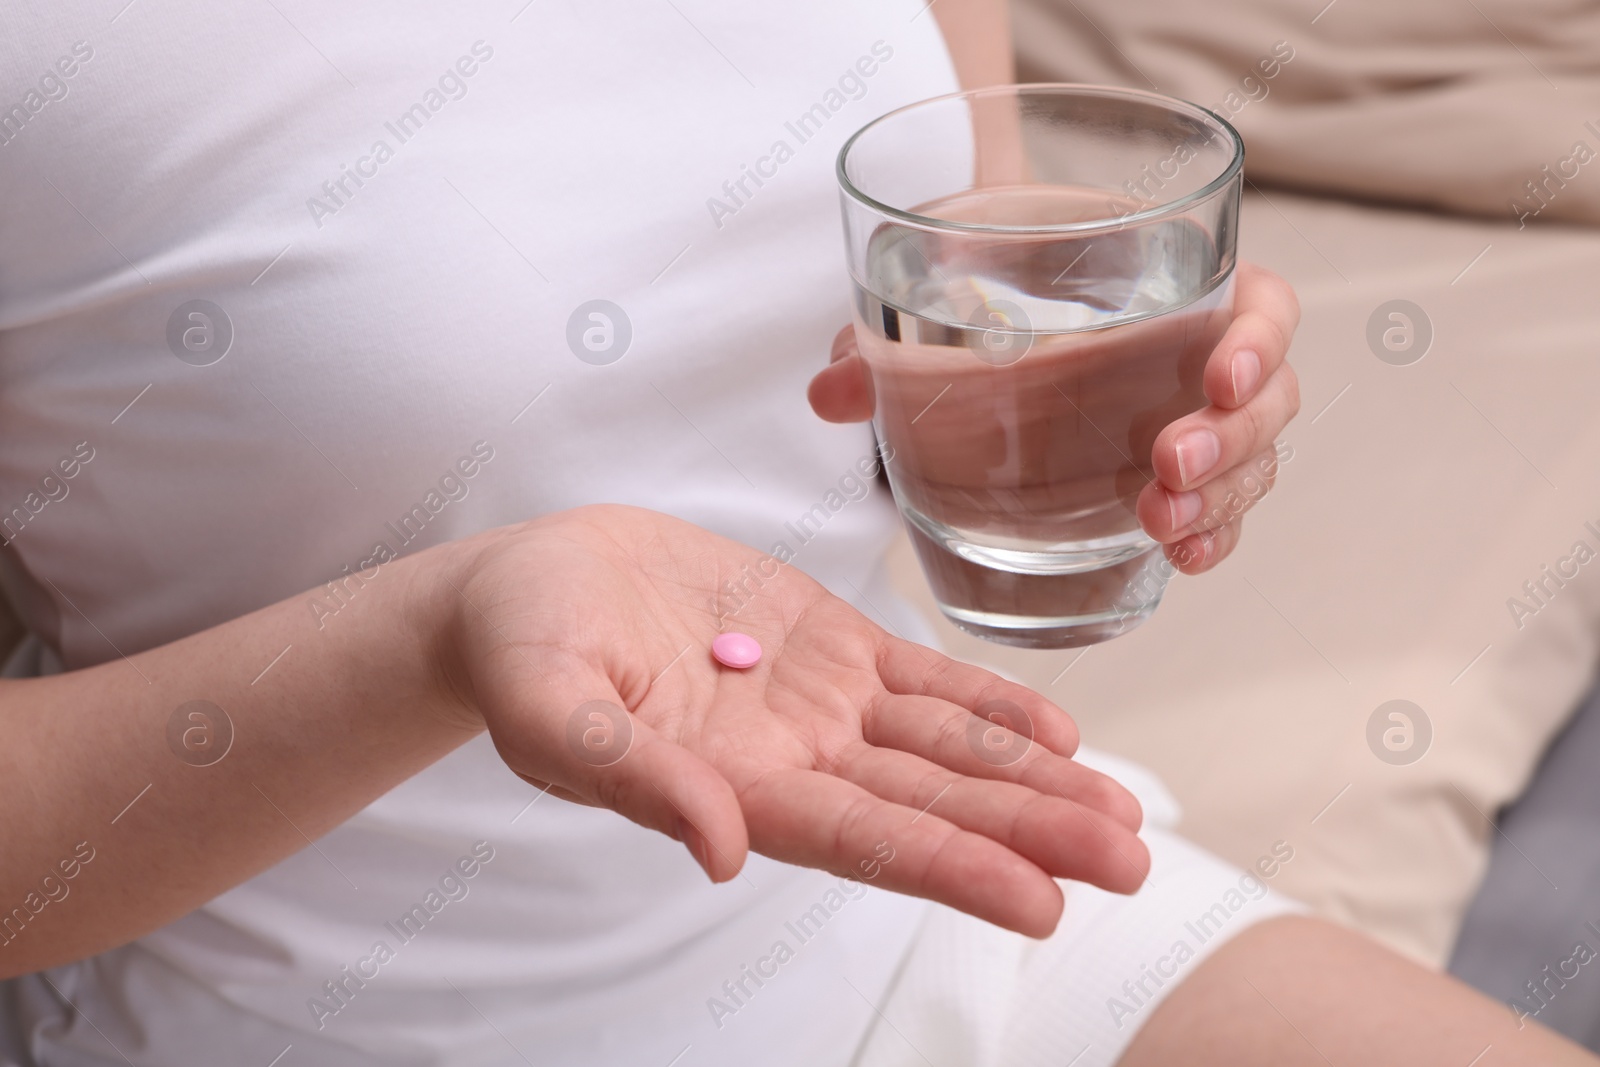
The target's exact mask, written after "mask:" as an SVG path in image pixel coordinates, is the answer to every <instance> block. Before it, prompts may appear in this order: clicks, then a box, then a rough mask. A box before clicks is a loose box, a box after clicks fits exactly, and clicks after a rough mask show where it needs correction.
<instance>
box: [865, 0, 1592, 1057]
mask: <svg viewBox="0 0 1600 1067" xmlns="http://www.w3.org/2000/svg"><path fill="white" fill-rule="evenodd" d="M1324 5H1325V6H1324ZM1013 20H1014V28H1015V37H1016V41H1017V45H1018V62H1019V68H1020V69H1019V77H1020V80H1023V81H1084V82H1098V83H1107V84H1115V85H1124V86H1129V87H1134V88H1144V89H1153V90H1157V91H1160V92H1163V93H1168V94H1171V95H1175V96H1179V97H1183V98H1186V99H1189V100H1193V101H1195V102H1197V103H1200V104H1203V105H1205V106H1207V107H1210V108H1211V109H1212V110H1214V111H1216V112H1218V113H1219V114H1221V115H1222V116H1223V117H1225V118H1227V119H1229V120H1230V121H1231V122H1233V123H1234V124H1235V125H1236V126H1237V127H1238V128H1239V129H1240V131H1241V132H1242V133H1243V135H1244V138H1245V142H1246V145H1247V152H1248V154H1247V161H1246V176H1247V179H1248V184H1247V186H1246V195H1245V205H1244V219H1243V224H1242V235H1241V242H1240V244H1241V253H1242V254H1243V255H1244V256H1245V257H1246V258H1249V259H1251V260H1254V261H1256V262H1259V263H1262V264H1264V265H1266V266H1267V267H1270V268H1271V269H1273V270H1275V271H1277V272H1279V273H1280V274H1283V275H1284V276H1286V277H1287V278H1288V279H1289V280H1290V281H1291V282H1292V283H1293V284H1294V286H1295V288H1296V289H1297V290H1298V292H1299V294H1300V299H1301V302H1302V306H1303V310H1304V318H1303V321H1302V324H1301V327H1300V331H1299V334H1298V336H1297V338H1296V341H1295V345H1294V348H1293V350H1292V352H1291V361H1292V362H1293V363H1294V365H1295V367H1296V369H1297V370H1298V372H1299V375H1300V380H1301V392H1302V412H1301V415H1300V417H1299V418H1298V419H1296V420H1295V422H1294V423H1293V424H1291V426H1290V427H1289V429H1288V431H1287V432H1286V434H1285V435H1284V438H1283V440H1284V442H1286V443H1287V445H1288V446H1289V447H1290V448H1291V449H1292V456H1291V457H1290V458H1289V459H1288V460H1287V461H1286V462H1285V463H1284V464H1283V465H1282V469H1281V472H1280V476H1279V480H1278V485H1277V488H1276V490H1275V491H1274V492H1273V493H1272V494H1271V496H1270V497H1268V498H1267V500H1266V501H1265V503H1264V504H1262V505H1261V506H1260V507H1259V508H1258V509H1256V510H1255V511H1252V512H1251V514H1250V516H1249V518H1248V519H1247V521H1246V523H1245V529H1246V530H1247V535H1246V537H1245V538H1244V541H1243V543H1242V545H1241V547H1240V548H1239V550H1238V551H1236V552H1235V554H1234V555H1233V557H1232V558H1230V559H1229V560H1227V561H1226V562H1225V563H1223V564H1222V565H1221V566H1220V567H1219V568H1218V569H1217V570H1215V571H1213V572H1212V573H1210V574H1207V575H1205V576H1203V577H1200V578H1182V577H1180V578H1178V579H1177V580H1176V581H1175V582H1174V583H1173V585H1172V586H1171V587H1170V588H1169V590H1168V593H1167V596H1166V600H1165V603H1164V604H1163V606H1162V607H1161V608H1160V610H1159V611H1157V612H1156V614H1155V616H1154V617H1153V618H1152V619H1151V621H1149V622H1148V623H1146V624H1145V625H1144V626H1143V627H1142V628H1140V629H1139V630H1136V631H1134V632H1133V633H1132V634H1130V635H1128V636H1125V637H1122V638H1119V639H1117V640H1115V641H1112V642H1110V643H1108V644H1103V645H1097V646H1093V647H1090V648H1088V649H1080V650H1071V651H1067V652H1027V651H1022V650H1012V649H1005V648H1001V647H999V646H996V645H992V644H988V643H986V642H982V641H978V640H976V639H974V638H971V637H968V636H966V635H964V634H962V633H961V632H959V631H957V630H956V629H955V628H954V627H952V626H950V625H949V624H948V623H945V622H944V621H943V620H942V619H940V618H939V617H938V614H937V611H936V609H935V608H934V607H933V604H932V601H931V599H930V598H929V597H928V595H927V592H926V587H925V585H924V582H923V580H922V578H921V575H920V574H919V572H918V570H917V566H916V562H915V559H914V558H913V557H912V555H911V553H910V551H909V548H908V547H907V546H905V545H902V546H901V548H900V550H899V552H898V553H897V556H896V560H895V567H896V578H897V583H898V585H899V587H900V588H901V589H902V590H903V591H904V592H905V593H906V594H907V595H908V596H911V597H913V598H915V599H917V600H918V601H919V603H920V604H921V605H922V607H923V608H924V610H925V611H926V613H927V614H928V615H929V617H930V618H931V619H933V621H934V622H935V624H936V625H937V626H938V627H939V630H940V634H941V636H942V637H943V639H944V640H945V642H946V646H947V648H948V649H949V650H950V651H952V652H953V653H955V654H957V655H960V656H962V657H963V658H966V659H969V660H972V661H974V662H980V663H985V664H988V665H991V666H993V667H996V668H998V669H1001V670H1003V671H1005V672H1007V673H1009V674H1011V675H1013V676H1016V677H1019V678H1021V679H1022V680H1024V681H1026V682H1028V683H1029V684H1030V685H1032V686H1034V687H1035V688H1037V689H1039V690H1040V691H1041V692H1044V693H1046V694H1048V695H1049V696H1051V697H1052V698H1053V699H1054V700H1056V702H1058V703H1060V704H1061V705H1063V706H1064V707H1066V708H1067V709H1068V710H1069V711H1071V712H1072V714H1073V715H1074V716H1076V718H1077V719H1078V721H1079V723H1080V724H1081V726H1082V728H1083V734H1084V738H1085V742H1086V743H1088V744H1091V745H1094V746H1096V747H1099V748H1104V749H1108V750H1110V751H1112V752H1115V753H1118V754H1121V755H1125V756H1128V757H1131V758H1134V759H1136V760H1138V761H1140V762H1142V763H1144V764H1146V765H1148V766H1150V767H1151V768H1153V769H1154V770H1156V771H1157V772H1159V773H1160V774H1161V775H1162V776H1163V777H1164V778H1165V780H1166V782H1167V784H1168V785H1169V786H1170V787H1171V788H1172V790H1173V791H1174V792H1175V793H1176V795H1177V797H1178V799H1179V800H1180V802H1181V803H1182V804H1183V807H1184V811H1185V818H1184V822H1183V824H1182V829H1183V830H1184V831H1185V832H1186V833H1187V834H1188V835H1189V836H1191V837H1193V838H1194V839H1196V840H1198V841H1199V842H1200V843H1202V844H1204V845H1206V846H1207V847H1209V848H1211V849H1213V850H1215V851H1216V852H1218V853H1220V854H1221V855H1222V856H1224V857H1226V858H1228V859H1230V860H1232V861H1234V862H1236V863H1239V864H1241V865H1248V864H1250V863H1252V862H1254V860H1255V859H1256V858H1257V857H1258V856H1261V855H1263V854H1265V853H1267V852H1269V851H1270V850H1271V848H1272V846H1273V844H1274V843H1275V842H1278V841H1283V842H1287V843H1288V844H1289V845H1290V846H1291V847H1292V848H1293V849H1294V859H1293V860H1292V862H1290V863H1288V864H1286V865H1284V867H1283V868H1282V872H1281V874H1279V875H1278V876H1277V878H1276V879H1275V880H1274V883H1273V884H1274V885H1275V886H1276V887H1277V888H1278V889H1280V890H1282V891H1284V892H1286V893H1289V894H1291V895H1293V896H1296V897H1298V898H1300V899H1301V900H1304V901H1306V902H1307V903H1309V904H1310V905H1312V906H1313V907H1314V908H1315V909H1316V910H1317V911H1319V912H1320V913H1321V914H1323V915H1325V916H1327V917H1329V918H1332V919H1335V920H1337V921H1340V922H1343V923H1346V924H1349V925H1351V926H1354V927H1357V928H1359V929H1361V930H1364V931H1366V932H1367V933H1369V934H1372V935H1374V936H1376V937H1378V938H1379V939H1381V940H1383V941H1384V942H1386V943H1388V944H1389V945H1391V946H1393V947H1394V948H1396V949H1398V950H1400V951H1402V952H1404V953H1405V954H1407V955H1409V956H1411V957H1413V958H1415V959H1418V960H1421V961H1424V962H1426V963H1428V964H1431V965H1433V966H1436V967H1441V968H1443V967H1448V968H1450V969H1452V970H1453V971H1454V972H1455V973H1457V974H1458V975H1460V976H1462V977H1463V978H1465V979H1466V980H1468V981H1470V982H1472V983H1473V984H1475V985H1477V986H1479V987H1480V988H1482V989H1484V990H1485V991H1486V992H1488V993H1490V994H1491V995H1493V996H1495V997H1497V998H1498V999H1500V1000H1502V1001H1504V1002H1506V1003H1507V1005H1508V1010H1513V1011H1518V1012H1520V1013H1522V1014H1525V1015H1527V1016H1531V1017H1533V1018H1536V1019H1537V1020H1538V1021H1539V1022H1541V1023H1545V1024H1547V1025H1550V1026H1553V1027H1555V1028H1556V1029H1558V1030H1561V1031H1562V1032H1564V1033H1566V1034H1568V1035H1569V1036H1571V1037H1573V1038H1574V1039H1576V1040H1578V1041H1581V1042H1584V1043H1586V1044H1588V1046H1589V1047H1590V1048H1593V1049H1597V1050H1600V964H1596V965H1594V966H1588V963H1589V960H1590V959H1591V958H1594V957H1597V956H1600V705H1597V706H1596V707H1595V708H1594V709H1593V710H1591V711H1589V712H1588V713H1587V714H1585V713H1584V709H1585V708H1586V707H1587V706H1588V704H1589V696H1590V693H1591V690H1592V689H1593V688H1594V685H1595V678H1596V668H1597V661H1600V418H1597V414H1600V361H1597V360H1596V358H1595V349H1596V342H1595V337H1596V335H1597V334H1600V300H1597V299H1596V287H1597V282H1600V272H1597V270H1596V267H1597V265H1600V232H1597V231H1596V230H1595V228H1594V226H1595V224H1596V223H1597V222H1600V158H1597V156H1600V4H1596V3H1594V2H1592V0H1589V2H1580V0H1410V2H1408V3H1404V4H1396V3H1393V2H1378V0H1333V2H1332V3H1326V0H1309V2H1307V0H1226V2H1220V3H1210V4H1203V5H1202V4H1192V3H1181V2H1179V0H1154V2H1150V3H1143V4H1128V3H1125V2H1119V0H1013ZM1157 74H1159V78H1158V80H1152V77H1151V76H1152V75H1157Z"/></svg>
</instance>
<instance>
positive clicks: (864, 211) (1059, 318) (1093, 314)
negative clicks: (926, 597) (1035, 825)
mask: <svg viewBox="0 0 1600 1067" xmlns="http://www.w3.org/2000/svg"><path fill="white" fill-rule="evenodd" d="M1243 164H1244V145H1243V143H1242V142H1241V141H1240V139H1239V135H1238V133H1237V132H1236V131H1235V130H1234V129H1233V127H1232V126H1230V125H1229V124H1228V123H1227V122H1225V121H1223V120H1222V119H1221V118H1219V117H1217V116H1216V115H1215V114H1213V113H1211V112H1210V111H1207V110H1206V109H1204V108H1202V107H1198V106H1196V105H1194V104H1189V103H1185V102H1184V101H1181V100H1175V99H1172V98H1169V97H1165V96H1160V95H1157V94H1155V93H1145V92H1138V91H1135V90H1126V89H1112V88H1104V87H1099V86H1088V85H1009V86H1002V87H997V88H992V89H981V90H977V91H974V92H967V93H956V94H952V95H950V96H943V97H937V98H935V99H932V100H926V101H923V102H921V103H917V104H912V105H910V106H909V107H904V108H901V109H899V110H898V111H893V112H890V113H889V114H887V115H884V116H883V117H881V118H879V119H877V120H876V121H874V122H872V123H870V124H869V125H867V126H866V127H864V128H863V129H861V130H860V131H858V132H857V133H856V134H855V135H854V136H853V137H851V138H850V140H849V141H848V142H847V143H846V144H845V146H844V148H843V150H842V151H841V152H840V153H839V163H838V173H839V183H840V188H841V192H842V199H843V205H844V224H845V239H846V246H847V249H846V251H847V256H848V259H849V267H850V275H851V279H852V281H853V283H854V289H855V331H856V337H857V340H858V342H859V345H860V349H861V353H862V356H863V357H864V359H865V362H866V365H867V370H868V373H869V376H870V381H871V385H872V391H873V397H874V416H873V423H874V426H875V428H876V430H877V433H878V436H879V438H880V439H881V440H882V442H883V444H884V445H885V446H886V452H887V453H888V454H889V455H891V456H892V459H891V460H890V461H889V462H888V463H887V465H886V466H887V470H888V473H889V481H890V485H891V486H892V487H893V489H894V495H895V499H896V502H897V503H898V505H899V507H900V512H901V515H902V516H903V517H904V519H905V524H906V529H907V530H908V531H909V533H910V537H911V540H912V543H913V544H914V545H915V547H916V551H917V555H918V557H919V558H920V560H921V562H922V568H923V572H924V573H925V574H926V575H927V578H928V582H929V584H930V586H931V587H932V589H933V593H934V596H935V598H936V599H937V600H938V602H939V607H940V608H941V609H942V610H943V612H944V613H945V615H946V616H947V617H948V618H949V619H950V620H951V621H952V622H954V623H955V624H956V625H957V626H959V627H961V628H962V629H963V630H966V631H968V632H970V633H974V634H977V635H978V636H980V637H985V638H989V639H990V640H994V641H1000V642H1003V643H1006V644H1011V645H1021V646H1024V647H1028V648H1069V647H1073V646H1077V645H1086V644H1091V643H1094V642H1097V641H1104V640H1107V639H1108V638H1111V637H1115V636H1117V635H1118V634H1121V633H1125V632H1127V631H1128V630H1130V629H1132V628H1133V627H1135V626H1137V625H1139V623H1141V622H1142V621H1144V619H1145V618H1147V617H1148V616H1149V615H1150V613H1151V612H1152V611H1154V610H1155V607H1156V604H1157V603H1159V602H1160V599H1161V594H1162V592H1163V590H1164V589H1165V587H1166V582H1167V579H1168V578H1169V577H1170V576H1171V574H1172V573H1173V571H1174V568H1173V567H1172V565H1171V564H1170V563H1168V562H1167V560H1166V558H1165V555H1164V554H1163V553H1162V551H1161V550H1160V546H1159V545H1157V544H1156V542H1154V541H1153V540H1151V539H1150V538H1149V537H1148V536H1147V535H1146V534H1145V533H1144V532H1143V531H1142V530H1141V529H1140V527H1139V521H1138V519H1137V517H1136V516H1135V514H1134V505H1135V501H1136V499H1137V498H1138V495H1139V492H1140V490H1142V489H1143V488H1144V487H1145V485H1146V484H1147V483H1149V482H1150V481H1152V480H1153V477H1154V474H1153V469H1152V465H1151V459H1150V456H1151V448H1152V446H1153V444H1154V442H1155V438H1156V435H1157V434H1158V433H1159V432H1160V431H1161V430H1162V428H1163V427H1165V426H1166V425H1167V424H1168V423H1170V422H1172V421H1173V420H1174V419H1177V418H1179V417H1180V416H1183V415H1186V414H1188V413H1190V412H1192V411H1195V410H1198V409H1199V408H1200V407H1202V406H1203V405H1204V404H1205V403H1206V400H1205V396H1204V394H1203V392H1202V389H1201V376H1202V371H1203V370H1204V367H1205V364H1206V360H1207V357H1208V356H1209V355H1210V353H1211V350H1212V348H1213V347H1215V345H1216V343H1217V341H1218V340H1219V339H1220V338H1221V336H1222V332H1223V330H1224V329H1225V328H1226V327H1227V325H1228V323H1229V321H1230V320H1231V318H1232V315H1233V267H1234V259H1235V238H1236V233H1237V228H1238V218H1239V193H1240V185H1241V182H1242V173H1243Z"/></svg>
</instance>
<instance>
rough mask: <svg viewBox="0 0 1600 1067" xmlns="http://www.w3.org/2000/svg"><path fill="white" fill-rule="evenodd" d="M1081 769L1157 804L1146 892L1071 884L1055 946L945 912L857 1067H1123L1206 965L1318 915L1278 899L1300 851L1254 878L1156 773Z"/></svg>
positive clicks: (1112, 766)
mask: <svg viewBox="0 0 1600 1067" xmlns="http://www.w3.org/2000/svg"><path fill="white" fill-rule="evenodd" d="M1078 758H1079V759H1080V760H1081V761H1082V762H1084V763H1086V764H1089V765H1091V766H1094V767H1096V768H1097V769H1099V770H1103V771H1105V772H1106V773H1107V774H1110V775H1111V776H1112V777H1114V778H1116V779H1118V780H1119V781H1121V782H1122V783H1123V784H1124V785H1125V786H1127V787H1128V788H1129V789H1130V790H1132V791H1133V792H1134V793H1135V795H1137V796H1138V797H1139V799H1140V801H1141V803H1143V804H1144V807H1145V823H1146V824H1145V829H1144V830H1143V831H1142V832H1141V833H1140V837H1141V838H1142V839H1143V840H1144V842H1145V844H1146V845H1148V846H1149V848H1150V858H1151V868H1150V877H1149V880H1148V881H1147V882H1146V883H1145V886H1144V888H1143V889H1141V890H1140V891H1139V892H1138V893H1136V894H1134V895H1133V896H1131V897H1125V896H1118V895H1116V894H1113V893H1106V892H1103V891H1101V890H1099V889H1095V888H1094V887H1092V886H1088V885H1083V884H1081V883H1071V882H1062V883H1061V888H1062V891H1063V892H1064V893H1065V895H1066V911H1065V913H1064V914H1063V916H1062V919H1061V925H1060V926H1059V927H1058V928H1057V929H1056V932H1055V933H1054V934H1053V935H1051V936H1050V937H1049V938H1048V939H1046V940H1044V941H1035V940H1032V939H1030V938H1027V937H1023V936H1022V935H1020V934H1013V933H1011V932H1009V931H1006V930H1001V929H999V928H998V927H995V926H991V925H989V924H988V923H985V922H981V921H980V920H977V919H973V918H971V917H969V916H966V915H963V914H961V913H960V912H956V911H953V910H951V909H949V908H944V907H935V908H933V909H932V910H930V912H929V914H928V917H927V919H926V921H925V923H924V925H923V928H922V930H921V932H920V933H919V935H918V937H917V940H916V942H915V944H914V946H913V948H912V950H911V953H910V955H909V957H908V958H907V960H906V963H905V965H904V967H903V968H902V970H901V972H900V976H899V978H898V979H897V980H896V983H895V985H894V987H893V989H892V990H891V992H890V994H889V997H888V998H887V1000H886V1001H885V1003H884V1004H882V1005H880V1006H879V1007H880V1015H879V1017H878V1022H877V1025H876V1026H874V1027H873V1029H872V1031H871V1032H870V1033H869V1034H868V1035H867V1038H866V1040H865V1042H864V1043H863V1045H862V1048H861V1050H860V1052H859V1053H858V1054H857V1056H856V1059H855V1061H854V1064H853V1067H930V1065H931V1067H1001V1065H1004V1067H1069V1065H1070V1067H1109V1065H1111V1064H1114V1063H1116V1062H1117V1060H1118V1059H1119V1058H1120V1057H1121V1055H1122V1053H1123V1052H1124V1051H1125V1050H1126V1049H1127V1047H1128V1044H1129V1043H1130V1042H1131V1041H1132V1040H1133V1037H1134V1035H1135V1034H1136V1033H1138V1030H1139V1027H1141V1026H1143V1025H1144V1024H1145V1023H1146V1022H1148V1021H1149V1019H1150V1016H1151V1015H1152V1014H1154V1012H1155V1008H1156V1006H1157V1005H1158V1004H1159V1003H1160V1002H1161V1001H1162V999H1164V998H1165V996H1166V995H1167V994H1168V993H1170V992H1171V991H1172V990H1173V989H1174V988H1175V987H1176V986H1177V985H1178V984H1179V983H1180V982H1182V981H1183V980H1184V979H1185V978H1187V977H1188V976H1189V975H1191V974H1192V973H1194V970H1195V968H1196V967H1198V966H1199V964H1200V962H1201V961H1202V960H1203V959H1205V957H1207V956H1208V955H1210V954H1211V953H1212V952H1214V951H1215V950H1216V949H1217V948H1218V947H1220V946H1221V945H1222V944H1223V943H1225V942H1226V941H1228V940H1229V939H1231V938H1232V937H1234V936H1235V935H1237V934H1239V933H1240V932H1242V931H1243V930H1245V929H1247V928H1249V927H1250V926H1252V925H1254V924H1255V923H1258V922H1261V921H1262V920H1264V919H1269V918H1273V917H1275V916H1278V915H1284V914H1290V913H1299V912H1303V911H1304V910H1305V909H1304V907H1303V906H1302V905H1300V904H1298V903H1296V902H1294V901H1292V900H1290V899H1289V898H1287V897H1284V896H1281V895H1279V894H1277V893H1274V892H1272V891H1271V890H1270V889H1269V888H1268V884H1267V883H1268V881H1269V880H1270V876H1271V874H1275V873H1276V872H1277V870H1278V868H1280V867H1281V866H1282V865H1283V862H1285V861H1284V858H1283V857H1284V856H1285V855H1288V856H1289V857H1291V858H1290V860H1289V861H1288V862H1292V856H1293V848H1292V846H1290V845H1289V844H1288V843H1287V842H1271V843H1264V844H1263V848H1262V853H1263V856H1262V860H1261V862H1260V865H1259V866H1258V867H1256V868H1255V869H1253V870H1250V871H1244V870H1241V869H1239V868H1238V867H1235V866H1233V865H1232V864H1230V863H1225V862H1223V861H1222V860H1220V859H1218V858H1217V857H1215V856H1213V855H1211V854H1210V853H1209V852H1206V851H1205V850H1204V849H1202V848H1200V847H1199V846H1197V845H1195V844H1193V843H1191V842H1190V841H1188V840H1186V839H1184V838H1182V837H1180V836H1178V835H1177V834H1176V833H1174V832H1172V830H1171V826H1172V825H1173V824H1174V823H1175V822H1176V817H1177V814H1178V812H1177V806H1176V804H1175V803H1174V802H1173V800H1172V799H1171V796H1170V794H1168V793H1167V792H1166V790H1165V788H1164V787H1162V786H1161V784H1160V782H1159V781H1157V780H1156V779H1155V778H1154V776H1152V775H1151V774H1150V773H1149V772H1148V771H1146V770H1144V769H1143V768H1141V767H1139V766H1137V765H1136V764H1131V763H1127V762H1126V761H1123V760H1119V759H1116V758H1114V757H1110V756H1108V755H1106V754H1104V753H1099V752H1094V751H1092V750H1085V751H1082V752H1080V753H1079V755H1078ZM1274 848H1276V852H1274ZM1268 872H1270V873H1268ZM1263 874H1266V875H1267V876H1266V877H1262V875H1263Z"/></svg>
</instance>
